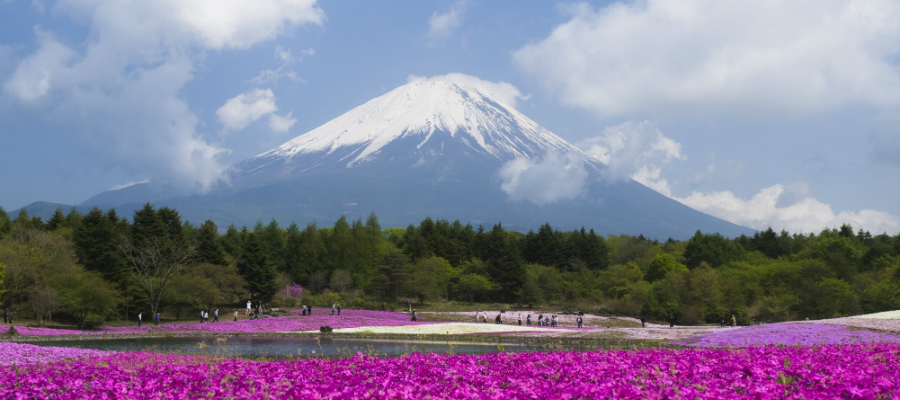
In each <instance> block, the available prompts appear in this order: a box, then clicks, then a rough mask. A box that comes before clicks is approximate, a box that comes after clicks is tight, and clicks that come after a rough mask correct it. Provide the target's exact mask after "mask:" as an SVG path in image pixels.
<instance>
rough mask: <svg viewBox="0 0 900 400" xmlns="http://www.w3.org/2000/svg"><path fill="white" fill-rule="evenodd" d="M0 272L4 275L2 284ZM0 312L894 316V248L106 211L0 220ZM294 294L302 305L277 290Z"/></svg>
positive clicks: (787, 238) (894, 244)
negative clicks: (410, 307)
mask: <svg viewBox="0 0 900 400" xmlns="http://www.w3.org/2000/svg"><path fill="white" fill-rule="evenodd" d="M4 275H5V278H4ZM0 280H2V286H0V290H2V293H0V301H2V303H3V305H4V306H5V307H12V308H13V309H14V310H16V311H17V312H20V313H21V312H25V313H29V314H31V315H33V316H34V317H35V318H37V319H38V320H41V321H42V320H43V319H45V318H51V317H52V316H53V315H54V313H55V314H56V315H57V317H60V316H62V318H68V319H71V320H73V321H75V322H76V323H78V324H79V325H81V326H83V325H85V324H86V323H88V322H89V321H102V320H103V319H106V318H128V315H129V314H132V315H133V314H134V313H136V312H137V310H143V312H151V313H152V314H151V315H153V314H155V313H156V312H167V313H171V315H172V316H174V317H176V318H177V317H179V316H180V315H181V314H182V313H183V312H185V311H193V310H197V309H211V308H213V307H215V306H227V305H235V306H238V305H240V304H242V303H243V302H246V301H247V300H248V299H252V300H253V301H256V300H260V301H263V302H266V303H268V304H272V305H275V306H279V305H285V306H293V305H296V304H298V303H297V302H298V301H300V302H303V304H310V305H317V306H330V305H331V304H333V303H341V304H343V305H344V306H345V307H358V308H378V307H382V308H391V307H394V306H392V305H391V304H397V303H399V302H401V301H403V302H405V301H406V300H412V301H415V302H419V303H435V302H444V301H458V302H469V303H472V302H479V303H503V304H506V305H508V306H509V307H523V308H529V307H553V308H557V309H566V310H572V311H576V310H581V311H588V312H601V313H608V314H615V315H627V316H642V317H645V318H649V319H672V318H674V319H676V320H677V321H678V322H679V323H683V324H700V323H711V322H718V321H719V320H720V319H721V318H722V317H723V316H726V315H727V318H730V315H731V314H734V315H735V316H736V317H737V319H738V321H739V322H740V323H743V324H747V323H750V322H751V321H752V320H759V321H784V320H792V319H802V318H813V319H814V318H828V317H835V316H843V315H854V314H859V313H864V312H877V311H885V310H894V309H898V308H900V235H897V236H890V235H888V234H880V235H874V236H873V235H872V234H870V233H869V232H867V231H863V230H859V231H854V230H853V228H852V227H851V226H849V225H843V226H841V227H840V228H834V229H825V230H823V231H822V232H820V233H818V234H790V233H789V232H786V231H782V232H780V233H776V232H775V231H773V230H772V229H771V228H770V229H767V230H765V231H760V232H757V233H756V234H754V235H753V236H740V237H737V238H732V239H729V238H725V237H723V236H721V235H719V234H717V233H703V232H700V231H697V233H696V234H695V235H694V236H693V237H691V238H690V239H689V240H687V241H677V240H672V239H669V240H667V241H665V242H659V241H656V240H650V239H647V238H645V237H643V236H641V235H639V236H637V237H635V236H629V235H610V236H603V235H599V234H597V233H595V232H594V230H593V229H585V228H581V229H578V230H573V231H560V230H557V229H554V228H553V227H552V226H551V225H550V224H544V225H542V226H541V227H540V228H539V229H538V230H537V231H529V232H527V233H521V232H515V231H507V230H505V229H504V228H503V226H502V224H501V223H499V222H498V223H497V224H494V225H492V226H491V228H490V229H486V228H485V227H484V226H478V227H477V228H476V227H474V226H472V225H471V224H463V223H461V222H459V221H453V222H450V221H447V220H444V219H436V220H435V219H432V218H426V219H424V220H423V221H421V222H420V223H419V224H418V225H410V226H408V227H406V228H384V229H383V228H382V227H381V226H380V224H379V222H378V218H377V216H376V215H375V214H374V213H372V214H371V215H370V216H369V217H368V218H367V219H366V220H365V221H363V220H362V219H358V220H347V219H346V218H345V217H344V216H341V217H340V218H338V219H337V221H335V223H334V224H333V225H332V226H329V227H321V228H320V227H319V226H318V225H317V224H316V223H311V224H308V225H307V226H305V227H304V228H302V229H301V228H300V227H299V226H298V225H297V224H294V223H292V224H290V225H288V226H286V227H283V226H281V225H279V223H278V222H277V221H275V220H274V219H273V220H271V221H270V222H269V223H268V224H264V223H263V222H262V221H259V222H257V223H256V225H255V226H253V227H252V228H251V227H241V228H237V227H235V226H234V225H232V226H229V227H228V228H227V229H226V230H225V231H224V234H222V233H220V230H219V227H218V226H216V224H215V223H213V222H212V221H206V222H204V223H203V224H201V225H199V226H196V225H194V224H192V223H190V222H187V221H182V220H181V217H180V215H179V214H178V212H177V211H176V210H174V209H171V208H168V207H161V208H158V209H156V208H154V207H153V206H152V205H151V204H146V205H145V206H144V207H143V208H142V209H140V210H137V211H135V213H134V215H132V216H131V220H130V221H129V220H128V219H127V218H123V217H120V216H118V215H117V214H116V212H115V210H114V209H113V210H109V211H102V210H100V209H98V208H95V209H93V210H92V211H90V212H89V213H87V214H85V215H81V214H80V213H78V212H77V211H75V210H74V209H73V210H72V211H70V212H69V213H68V214H65V213H63V211H62V210H57V211H56V213H55V214H54V215H53V217H52V218H51V219H50V220H49V221H46V222H44V221H42V220H41V219H40V218H37V217H29V216H28V215H27V212H26V211H25V210H24V209H23V210H22V211H21V212H20V214H19V215H18V216H17V217H16V218H15V219H12V220H11V219H10V217H9V216H8V215H7V214H6V212H4V211H2V208H0ZM292 282H296V283H299V284H301V285H303V287H304V289H305V290H304V291H303V296H304V298H303V299H295V298H291V296H290V295H288V293H287V291H286V290H285V288H287V287H288V286H289V285H290V284H291V283H292Z"/></svg>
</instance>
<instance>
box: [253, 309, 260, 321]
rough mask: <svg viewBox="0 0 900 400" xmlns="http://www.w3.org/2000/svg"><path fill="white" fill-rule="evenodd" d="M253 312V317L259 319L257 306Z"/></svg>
mask: <svg viewBox="0 0 900 400" xmlns="http://www.w3.org/2000/svg"><path fill="white" fill-rule="evenodd" d="M255 313H256V314H254V316H253V319H259V309H258V308H257V309H256V311H255Z"/></svg>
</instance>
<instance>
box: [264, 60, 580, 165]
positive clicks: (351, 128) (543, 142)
mask: <svg viewBox="0 0 900 400" xmlns="http://www.w3.org/2000/svg"><path fill="white" fill-rule="evenodd" d="M458 77H465V78H467V79H454V78H458ZM490 85H497V84H490V83H488V84H487V85H482V84H479V80H478V79H477V78H472V77H466V76H465V75H456V76H454V75H448V76H446V77H440V78H431V79H418V80H414V81H412V82H410V83H408V84H406V85H403V86H401V87H399V88H397V89H394V90H392V91H390V92H388V93H386V94H384V95H382V96H380V97H377V98H375V99H372V100H370V101H369V102H367V103H365V104H363V105H361V106H359V107H356V108H354V109H352V110H350V111H349V112H347V113H345V114H344V115H341V116H340V117H338V118H335V119H333V120H331V121H329V122H328V123H326V124H324V125H322V126H320V127H318V128H316V129H313V130H312V131H309V132H307V133H305V134H303V135H300V136H298V137H296V138H294V139H292V140H290V141H288V142H287V143H285V144H283V145H281V146H279V147H277V148H275V149H272V150H270V151H268V152H265V153H263V154H260V155H259V156H257V157H255V158H253V159H251V160H249V162H250V164H251V166H252V168H254V169H255V168H259V167H261V166H264V165H267V164H270V163H271V162H274V161H275V160H284V161H285V162H288V163H290V162H291V161H292V159H293V158H295V157H297V156H312V157H316V158H324V157H329V156H332V157H333V156H339V157H337V159H338V160H340V162H341V163H343V164H344V165H345V166H346V167H353V166H357V165H360V163H363V162H365V161H369V160H373V159H376V158H378V156H379V154H380V153H382V151H383V150H384V149H385V148H386V146H388V145H389V144H391V143H393V142H395V141H397V140H398V139H413V140H415V143H416V146H415V151H418V150H422V147H423V146H425V145H426V144H431V146H432V147H431V148H439V149H440V148H443V145H444V144H445V143H447V142H458V143H461V144H462V145H464V146H465V147H464V148H468V149H470V151H472V152H474V153H478V154H482V155H483V156H487V157H490V158H494V159H496V160H498V161H508V160H511V159H515V158H519V157H526V158H533V157H535V156H541V155H543V154H547V153H548V152H559V153H566V154H570V153H573V152H574V153H576V154H577V155H578V156H579V157H580V158H583V159H585V160H587V159H591V158H590V157H589V156H587V155H585V154H584V153H583V152H581V150H579V149H578V148H576V147H574V146H572V145H571V144H569V143H567V142H566V141H565V140H563V139H561V138H560V137H558V136H556V135H554V134H553V133H552V132H550V131H548V130H546V129H544V128H543V127H541V126H540V125H538V124H537V123H535V122H534V121H532V120H531V119H529V118H528V117H526V116H524V115H522V113H520V112H518V111H516V110H515V108H514V107H513V106H511V105H509V104H507V103H509V102H510V101H509V96H507V95H506V93H504V94H495V93H492V92H491V88H490V87H488V86H490ZM509 87H511V85H509ZM513 90H514V88H513ZM516 93H517V92H516ZM303 158H306V157H303ZM329 158H331V157H329ZM591 160H592V159H591ZM307 161H309V160H307Z"/></svg>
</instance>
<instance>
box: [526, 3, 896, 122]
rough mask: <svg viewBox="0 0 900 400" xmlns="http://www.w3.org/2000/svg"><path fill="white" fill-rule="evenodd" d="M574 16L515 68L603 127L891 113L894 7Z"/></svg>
mask: <svg viewBox="0 0 900 400" xmlns="http://www.w3.org/2000/svg"><path fill="white" fill-rule="evenodd" d="M572 12H573V14H574V15H573V17H572V19H571V20H569V21H568V22H566V23H564V24H561V25H559V26H557V27H556V28H555V29H554V30H553V31H552V33H551V34H550V35H549V36H548V37H547V38H545V39H544V40H542V41H540V42H538V43H535V44H532V45H528V46H525V47H523V48H521V49H519V50H518V51H516V52H515V53H514V55H513V58H514V62H515V64H516V65H517V66H518V67H520V68H521V69H522V70H523V71H525V72H527V73H528V74H530V75H531V76H533V77H534V78H535V79H536V80H537V81H539V82H541V83H542V84H543V85H545V86H546V87H547V88H548V89H549V90H551V91H553V92H556V93H558V94H559V96H560V98H561V101H563V102H565V103H567V104H571V105H576V106H579V107H584V108H587V109H591V110H595V111H597V112H598V113H600V114H601V115H605V116H609V115H622V114H630V113H644V112H649V111H660V110H663V111H670V112H703V111H710V110H712V111H728V112H731V113H735V114H741V115H744V116H749V117H757V116H759V115H765V116H768V115H788V114H804V113H815V112H822V111H828V110H832V109H836V108H838V107H842V106H848V105H856V104H861V105H874V106H885V105H897V104H900V69H898V68H897V67H896V64H895V63H896V55H897V54H898V53H900V24H898V23H897V21H898V20H900V2H898V1H896V0H871V1H839V0H826V1H823V0H798V1H762V2H731V1H718V0H687V1H679V2H670V1H664V0H647V1H637V2H627V3H614V4H611V5H609V6H606V7H603V8H599V9H596V10H595V9H593V8H591V7H590V6H588V5H584V4H582V5H580V6H577V7H574V8H573V10H572Z"/></svg>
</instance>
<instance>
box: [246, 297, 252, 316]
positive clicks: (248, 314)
mask: <svg viewBox="0 0 900 400" xmlns="http://www.w3.org/2000/svg"><path fill="white" fill-rule="evenodd" d="M250 308H251V307H250V300H247V316H248V317H249V316H250Z"/></svg>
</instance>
